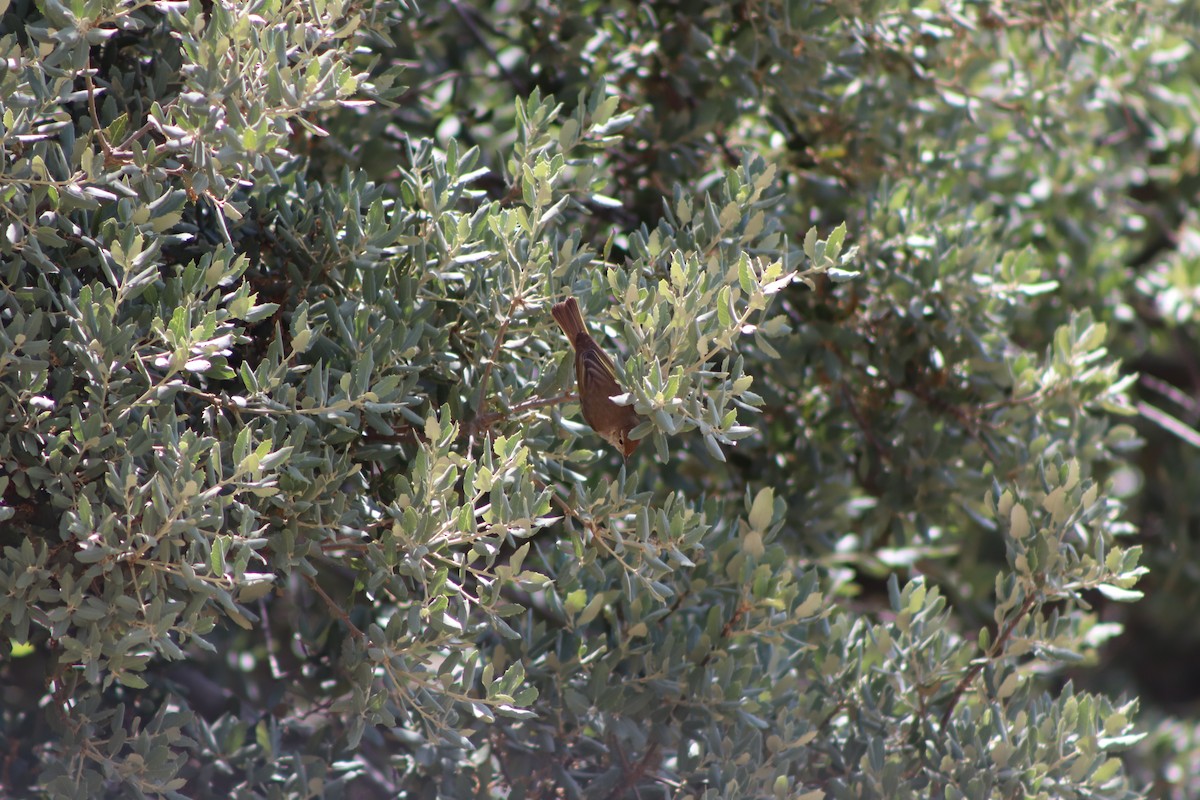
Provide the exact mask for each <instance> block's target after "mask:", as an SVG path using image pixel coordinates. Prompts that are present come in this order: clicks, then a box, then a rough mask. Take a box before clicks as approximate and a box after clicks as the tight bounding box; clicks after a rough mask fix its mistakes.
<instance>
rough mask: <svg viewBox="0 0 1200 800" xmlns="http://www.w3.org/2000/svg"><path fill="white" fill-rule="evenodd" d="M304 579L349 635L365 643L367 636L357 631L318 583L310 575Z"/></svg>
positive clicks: (347, 616)
mask: <svg viewBox="0 0 1200 800" xmlns="http://www.w3.org/2000/svg"><path fill="white" fill-rule="evenodd" d="M304 579H305V580H306V581H308V585H309V586H311V587H312V589H313V591H314V592H316V593H317V594H319V595H320V596H321V598H322V599H323V600H324V601H325V605H327V606H328V607H329V610H330V611H331V612H332V613H333V615H334V616H335V617H337V618H338V619H340V620H341V621H342V624H343V625H345V626H346V628H347V629H348V630H349V631H350V633H351V634H353V635H354V638H355V639H358V640H359V641H361V642H365V641H366V640H367V635H366V634H365V633H363V632H362V631H360V630H359V629H358V626H356V625H355V624H354V623H353V622H351V621H350V617H349V615H347V614H346V612H345V611H343V610H342V607H341V606H339V605H338V604H337V603H335V602H333V598H332V597H330V596H329V595H328V594H326V593H325V590H324V589H322V588H321V585H320V584H319V583H317V580H316V578H314V577H313V576H311V575H305V576H304Z"/></svg>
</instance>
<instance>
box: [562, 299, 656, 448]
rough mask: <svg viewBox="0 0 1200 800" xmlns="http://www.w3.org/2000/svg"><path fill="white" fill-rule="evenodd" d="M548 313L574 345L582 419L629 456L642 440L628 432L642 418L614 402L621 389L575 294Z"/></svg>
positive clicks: (610, 361)
mask: <svg viewBox="0 0 1200 800" xmlns="http://www.w3.org/2000/svg"><path fill="white" fill-rule="evenodd" d="M550 313H551V314H553V315H554V320H555V321H556V322H557V323H558V326H559V327H560V328H562V331H563V333H564V334H566V336H567V339H568V340H570V342H571V346H572V347H574V348H575V382H576V383H577V384H578V385H579V409H580V410H581V411H582V412H583V419H584V421H586V422H587V424H588V425H591V426H592V430H594V431H595V432H596V433H598V434H600V436H601V437H603V438H604V440H605V441H607V442H608V443H609V444H611V445H612V446H613V447H615V448H617V450H619V451H621V455H622V456H623V457H625V458H628V457H629V456H630V454H631V453H633V451H634V450H635V449H636V448H637V446H638V444H639V442H640V441H641V440H639V439H633V438H630V436H629V434H630V432H631V431H632V430H633V429H634V428H636V427H637V426H638V424H639V423H640V422H641V421H642V418H641V417H640V416H638V414H637V412H636V411H634V410H633V406H622V405H618V404H617V403H614V402H613V400H612V398H613V397H614V396H615V395H619V394H624V390H623V389H622V388H621V384H619V383H617V372H616V368H615V367H614V366H613V362H612V359H611V358H609V357H608V354H607V353H605V352H604V351H603V350H601V349H600V345H598V344H596V340H595V339H593V338H592V337H591V335H590V334H589V333H588V332H587V328H586V327H585V326H584V323H583V314H581V313H580V312H579V303H578V302H576V300H575V298H574V297H568V298H567V299H566V300H563V301H562V302H561V303H556V304H555V305H554V306H552V307H551V309H550Z"/></svg>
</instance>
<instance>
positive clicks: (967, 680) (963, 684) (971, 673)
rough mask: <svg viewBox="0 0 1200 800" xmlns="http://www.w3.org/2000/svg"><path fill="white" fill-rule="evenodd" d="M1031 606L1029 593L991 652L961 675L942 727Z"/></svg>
mask: <svg viewBox="0 0 1200 800" xmlns="http://www.w3.org/2000/svg"><path fill="white" fill-rule="evenodd" d="M1032 608H1033V595H1029V596H1028V597H1026V598H1025V602H1023V603H1021V607H1020V608H1019V609H1018V610H1017V613H1016V615H1015V616H1014V617H1013V618H1012V619H1011V620H1009V621H1008V624H1007V625H1005V626H1004V631H1003V632H1002V633H1001V634H1000V635H999V636H998V637H997V638H996V641H995V642H993V643H992V646H991V648H989V649H990V651H991V652H989V653H985V654H984V658H983V659H981V660H980V662H979V663H978V664H975V665H973V666H972V667H971V668H970V669H968V670H967V674H965V675H963V676H962V680H960V681H959V682H958V685H957V686H955V687H954V691H953V692H951V693H950V702H949V704H948V705H947V706H946V710H945V712H943V714H942V728H945V727H946V726H947V725H948V724H949V723H950V715H951V714H952V713H954V707H955V706H957V705H958V701H959V700H961V699H962V696H963V694H964V693H966V691H967V687H968V686H970V685H971V682H972V681H974V680H975V678H976V677H978V675H979V673H980V672H982V671H983V668H984V667H985V666H986V665H987V662H988V661H990V660H991V659H993V658H996V657H998V656H999V655H1000V653H1001V652H1003V650H1004V645H1005V643H1006V642H1007V641H1008V640H1009V638H1011V637H1012V634H1013V631H1014V630H1016V628H1017V623H1019V622H1020V621H1021V620H1022V619H1024V618H1025V616H1026V615H1027V614H1028V613H1029V611H1030V609H1032Z"/></svg>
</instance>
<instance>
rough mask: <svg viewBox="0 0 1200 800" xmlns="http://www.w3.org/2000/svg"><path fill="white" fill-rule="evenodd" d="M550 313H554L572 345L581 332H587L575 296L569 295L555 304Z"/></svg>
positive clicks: (555, 319) (555, 318)
mask: <svg viewBox="0 0 1200 800" xmlns="http://www.w3.org/2000/svg"><path fill="white" fill-rule="evenodd" d="M550 313H551V314H553V315H554V321H555V322H557V323H558V326H559V327H560V328H562V329H563V333H565V334H566V335H567V339H569V340H570V342H571V346H572V347H573V346H574V345H575V339H576V338H577V337H578V336H579V334H581V333H584V334H586V333H587V329H586V328H584V327H583V314H581V313H579V303H577V302H575V298H574V297H568V298H567V299H566V300H563V301H562V302H561V303H557V304H555V305H554V306H553V307H552V308H551V309H550Z"/></svg>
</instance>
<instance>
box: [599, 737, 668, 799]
mask: <svg viewBox="0 0 1200 800" xmlns="http://www.w3.org/2000/svg"><path fill="white" fill-rule="evenodd" d="M620 752H621V751H620V750H618V751H617V754H618V755H620ZM661 761H662V759H661V758H660V757H659V754H658V742H653V743H651V745H650V747H649V748H647V749H646V753H645V755H643V756H642V757H641V758H640V759H639V760H638V762H637V764H635V765H634V766H633V768H632V769H630V768H629V765H628V764H625V763H622V765H621V766H622V771H623V773H624V774H622V775H621V781H620V783H618V784H617V785H616V786H615V787H613V790H612V791H611V792H609V793H608V795H607V800H617V798H618V797H622V796H624V795H625V793H626V792H628V791H629V790H630V789H633V788H636V787H637V784H638V782H639V781H641V779H642V778H644V777H645V776H646V773H647V772H649V771H650V770H652V769H656V768H657V767H658V765H659V763H661ZM622 762H624V759H623V758H622ZM625 770H628V771H625Z"/></svg>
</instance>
